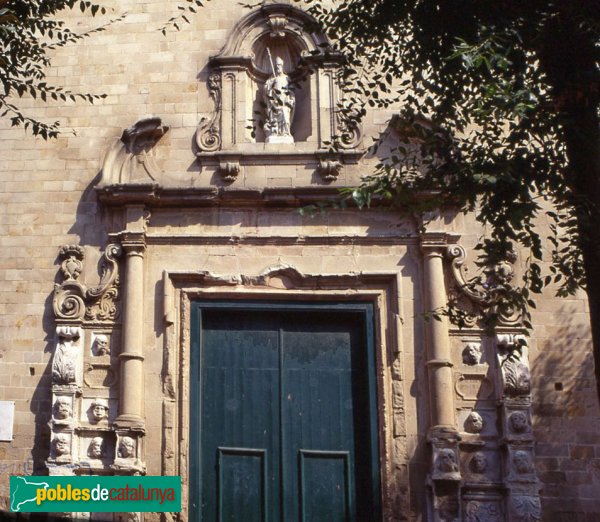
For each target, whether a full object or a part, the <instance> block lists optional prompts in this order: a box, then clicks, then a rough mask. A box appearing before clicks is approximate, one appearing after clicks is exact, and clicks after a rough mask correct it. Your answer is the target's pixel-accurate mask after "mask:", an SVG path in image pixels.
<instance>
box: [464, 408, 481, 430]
mask: <svg viewBox="0 0 600 522" xmlns="http://www.w3.org/2000/svg"><path fill="white" fill-rule="evenodd" d="M483 425H484V422H483V417H482V416H481V415H479V413H477V412H476V411H472V412H471V413H469V416H468V417H467V421H466V422H465V427H466V429H467V431H468V432H469V433H481V432H482V431H483Z"/></svg>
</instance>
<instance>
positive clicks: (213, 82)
mask: <svg viewBox="0 0 600 522" xmlns="http://www.w3.org/2000/svg"><path fill="white" fill-rule="evenodd" d="M207 84H208V95H209V96H210V98H212V100H213V103H214V105H215V106H214V109H213V111H212V112H211V114H210V116H208V117H204V118H202V119H201V120H200V123H199V124H198V129H197V130H196V144H197V145H198V148H199V149H200V150H201V151H203V152H214V151H216V150H219V149H220V148H221V122H220V115H221V75H220V74H219V73H218V72H213V73H212V74H211V75H210V76H209V77H208V81H207Z"/></svg>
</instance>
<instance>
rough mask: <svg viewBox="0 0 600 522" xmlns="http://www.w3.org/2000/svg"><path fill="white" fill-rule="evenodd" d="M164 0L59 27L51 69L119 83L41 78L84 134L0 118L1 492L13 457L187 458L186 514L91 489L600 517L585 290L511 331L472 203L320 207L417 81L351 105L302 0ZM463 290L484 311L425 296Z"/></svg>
mask: <svg viewBox="0 0 600 522" xmlns="http://www.w3.org/2000/svg"><path fill="white" fill-rule="evenodd" d="M125 4H127V5H125ZM166 4H167V3H166V2H164V1H163V0H154V1H151V0H149V1H143V2H129V3H127V2H125V3H123V2H121V3H120V4H118V5H117V4H116V3H115V5H114V8H115V10H116V11H117V12H119V13H120V12H122V11H126V10H129V11H130V13H129V15H128V16H127V17H126V18H125V20H124V21H122V22H118V23H115V24H113V25H110V26H108V28H107V29H106V31H104V32H102V33H98V34H94V35H92V36H91V37H90V38H88V39H86V40H85V41H83V42H82V43H80V44H78V45H77V47H76V48H69V49H66V48H65V49H61V50H59V51H58V52H57V54H56V56H55V57H54V59H53V66H52V68H50V69H49V73H48V76H49V77H50V79H51V80H52V81H53V82H55V83H56V84H57V85H61V86H65V88H69V89H73V90H77V89H82V90H87V91H89V92H105V93H107V94H108V96H107V97H106V98H105V99H104V100H101V101H99V102H98V103H97V104H95V105H89V106H88V105H83V104H79V103H78V104H76V105H74V104H67V105H59V104H52V103H50V104H42V103H38V102H36V101H35V100H24V101H23V103H24V105H25V106H26V110H29V111H31V112H33V113H35V114H36V115H37V116H38V117H40V118H56V117H59V116H60V117H61V119H62V120H63V122H64V124H65V126H66V127H67V128H73V129H74V130H75V134H69V133H68V132H65V133H64V134H63V135H62V136H61V137H59V138H58V139H57V140H54V141H50V142H43V141H41V140H38V139H34V138H32V137H30V136H28V135H26V133H24V132H23V131H22V130H20V129H11V128H9V126H8V125H7V123H6V122H0V124H1V125H2V131H1V134H0V154H1V157H2V162H1V165H0V169H2V176H0V184H1V185H2V191H1V196H0V197H2V202H1V208H2V216H3V220H2V225H1V226H2V236H1V237H0V241H2V245H3V249H2V251H1V252H2V253H1V256H2V260H1V265H0V270H1V271H2V274H3V277H2V279H3V284H2V288H1V297H0V303H1V307H2V308H1V309H2V315H1V317H2V321H3V323H2V324H3V328H2V338H3V344H2V346H1V347H0V357H1V359H0V361H1V362H0V375H1V378H2V381H3V383H4V385H3V386H2V387H0V394H1V396H0V400H2V401H5V402H4V403H3V404H4V409H3V412H8V413H3V415H4V418H3V419H2V422H3V423H6V422H8V420H9V418H10V414H11V413H14V420H13V419H12V418H11V420H12V423H13V424H12V434H11V436H9V437H7V439H6V440H3V441H0V465H2V466H3V474H2V479H1V482H0V499H1V502H2V504H1V508H2V509H5V510H7V509H8V505H9V491H8V476H9V475H11V474H25V475H27V474H41V475H43V474H49V475H78V474H79V475H82V474H83V475H85V474H98V475H135V474H148V475H178V476H181V478H182V496H183V509H182V512H181V513H180V514H176V513H168V514H163V515H158V514H152V513H150V514H149V513H146V514H141V513H137V514H135V513H134V514H114V515H112V514H111V515H105V514H91V515H89V514H87V515H86V514H83V513H81V514H77V515H74V516H75V517H76V518H83V519H86V518H87V519H89V518H91V519H92V520H94V519H97V520H161V519H165V520H203V521H205V520H217V519H219V520H221V519H227V520H234V519H235V520H267V519H268V520H280V519H281V520H285V521H286V522H287V521H292V520H300V519H302V520H307V521H310V520H322V519H324V517H326V518H334V519H335V517H338V518H339V519H340V520H356V521H359V522H362V521H367V520H369V521H370V520H374V521H375V520H381V521H383V520H385V521H401V520H415V521H416V520H431V521H440V522H441V521H454V520H464V521H468V522H475V521H490V522H492V521H494V522H495V521H505V520H506V521H523V522H530V521H538V520H553V521H554V520H567V519H569V520H574V521H575V520H577V521H584V520H585V521H587V520H600V501H599V500H598V498H597V497H598V491H600V411H599V409H598V403H597V399H596V397H595V393H594V386H595V383H594V380H593V376H592V361H591V351H590V335H589V330H588V326H587V324H588V320H589V318H588V315H587V305H586V300H585V295H584V294H583V293H580V294H578V295H576V296H573V297H570V298H568V299H562V300H560V299H557V298H555V297H553V295H552V292H551V291H550V290H549V291H548V293H547V294H546V295H544V296H543V298H540V300H539V301H538V307H537V308H536V309H535V310H533V311H532V319H533V321H532V322H533V326H534V328H533V330H532V331H531V332H529V333H527V332H525V331H524V330H523V329H522V327H521V325H520V322H519V319H518V317H512V316H508V315H506V316H503V317H502V318H501V324H500V326H499V327H498V329H497V331H496V333H495V334H494V335H493V336H490V335H488V334H486V332H485V331H484V330H483V329H482V328H481V324H480V322H479V321H478V313H479V311H480V308H481V303H482V302H483V301H484V300H485V298H486V295H485V289H480V290H473V289H472V288H470V287H468V286H466V282H467V281H468V280H469V277H470V276H469V268H470V269H471V270H473V269H474V265H473V258H474V255H475V254H474V252H473V250H472V249H473V247H474V245H475V244H476V243H477V240H478V238H479V236H480V234H481V231H480V229H478V227H477V226H476V224H475V223H474V221H473V220H472V219H471V217H470V216H464V215H462V214H458V213H456V212H452V211H451V210H443V211H442V210H440V211H439V212H437V213H432V214H429V215H427V216H407V215H402V213H400V212H397V211H391V210H390V209H386V208H382V207H375V208H372V209H369V210H362V211H359V210H357V209H353V208H341V209H330V210H328V211H326V212H323V213H321V212H316V213H310V212H301V209H305V208H306V207H307V206H310V205H317V206H318V204H319V203H320V202H322V201H324V200H332V199H333V200H335V199H336V198H338V194H339V192H338V190H339V188H340V187H345V186H352V185H353V184H356V183H357V182H358V181H359V180H360V177H361V176H362V175H364V174H368V173H369V172H371V171H372V170H373V168H374V165H375V164H376V163H377V162H378V161H380V160H381V157H379V158H378V157H377V154H370V153H368V151H367V147H368V145H369V144H370V143H371V142H372V140H371V138H372V137H373V136H377V135H379V133H381V132H383V131H386V129H388V130H389V133H388V137H387V141H386V143H385V144H384V145H383V146H382V148H381V149H380V151H382V152H380V153H379V154H380V155H382V154H384V152H383V151H384V150H386V147H387V150H389V148H390V147H393V146H394V143H397V140H398V139H399V137H398V136H396V135H395V134H394V132H395V131H394V130H393V129H391V130H390V128H389V127H388V125H389V122H390V120H391V119H392V118H393V116H394V114H395V111H396V110H397V109H394V108H390V109H387V110H374V111H372V112H371V113H369V114H368V116H367V118H366V120H365V121H364V122H363V124H362V126H361V127H360V128H358V127H357V128H348V127H345V126H344V125H343V122H342V121H341V120H340V119H339V118H338V115H337V114H336V111H335V107H336V104H337V103H338V101H339V100H340V96H341V93H340V91H339V88H338V85H337V83H336V71H337V70H338V68H339V65H340V64H339V59H338V57H336V56H335V55H330V56H327V57H321V56H319V55H318V54H316V53H313V52H312V51H316V50H318V49H319V48H320V47H321V44H323V43H324V42H326V39H325V36H324V35H323V34H321V33H320V32H319V31H316V30H312V29H311V30H309V29H307V27H308V23H309V22H310V21H311V20H310V18H309V17H308V15H306V14H305V13H304V12H303V11H302V10H301V9H299V7H298V6H297V5H296V4H289V3H286V2H282V3H277V2H265V3H263V4H262V5H261V6H258V7H255V8H254V9H242V8H240V7H239V6H238V5H237V4H236V3H235V2H233V1H223V2H221V1H219V2H214V3H211V4H208V5H207V6H206V7H204V8H203V9H202V10H201V12H200V14H198V15H197V16H195V17H194V18H192V19H191V23H190V24H189V25H184V26H183V27H182V28H181V30H180V31H177V32H169V33H167V35H166V36H164V37H163V36H162V35H161V33H160V31H159V30H158V29H159V28H160V26H161V23H164V21H165V19H166V18H168V17H167V16H166V15H165V11H166V9H167V8H166ZM69 16H71V17H72V22H73V26H74V27H81V28H85V27H86V24H90V23H94V21H90V20H88V19H87V18H79V17H78V15H77V14H75V13H72V14H70V15H69ZM299 63H300V64H302V65H296V64H299ZM309 70H310V74H308V73H307V71H309ZM258 120H261V123H260V124H258ZM333 139H337V140H338V142H339V144H340V146H339V148H337V149H335V150H330V148H329V144H330V143H331V141H332V140H333ZM394 140H396V141H394ZM540 226H542V227H543V226H544V224H543V223H541V224H540ZM525 263H526V259H523V256H522V255H520V254H519V253H517V255H516V257H515V259H511V260H507V261H506V263H505V264H503V265H501V266H498V267H492V268H493V270H492V272H491V274H492V275H491V278H492V283H493V280H494V278H496V279H497V280H498V281H501V282H504V281H507V280H510V279H511V278H518V277H519V276H520V273H521V270H522V267H523V265H524V264H525ZM450 296H451V297H453V298H454V299H456V300H457V301H458V302H459V303H460V304H461V306H463V307H464V309H465V310H467V311H468V312H469V316H468V321H467V325H466V327H463V328H462V329H458V328H456V327H455V326H454V325H452V324H450V323H448V321H447V320H446V319H445V318H443V317H442V318H441V320H434V319H431V320H426V316H425V313H426V312H427V311H430V310H435V309H438V308H440V307H443V306H444V305H445V304H446V302H447V300H448V298H449V297H450ZM517 347H519V349H518V350H516V351H515V348H517ZM510 354H517V356H516V357H509V355H510ZM13 403H14V408H13V407H12V406H11V405H12V404H13ZM11 408H13V409H11ZM240 499H242V500H240ZM216 506H218V507H216ZM240 517H243V518H240Z"/></svg>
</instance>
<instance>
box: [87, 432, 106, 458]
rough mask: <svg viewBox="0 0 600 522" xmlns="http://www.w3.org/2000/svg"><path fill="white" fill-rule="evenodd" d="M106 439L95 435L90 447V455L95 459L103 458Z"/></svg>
mask: <svg viewBox="0 0 600 522" xmlns="http://www.w3.org/2000/svg"><path fill="white" fill-rule="evenodd" d="M103 445H104V441H103V440H102V437H94V438H93V439H92V441H91V442H90V445H89V447H88V456H90V457H92V458H93V459H99V458H102V453H103Z"/></svg>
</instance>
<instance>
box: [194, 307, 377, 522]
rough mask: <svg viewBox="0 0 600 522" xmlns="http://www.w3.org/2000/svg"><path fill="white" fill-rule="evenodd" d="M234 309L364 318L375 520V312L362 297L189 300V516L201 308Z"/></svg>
mask: <svg viewBox="0 0 600 522" xmlns="http://www.w3.org/2000/svg"><path fill="white" fill-rule="evenodd" d="M219 309H220V310H225V309H227V310H235V311H243V310H248V311H261V312H268V311H269V310H273V311H283V312H299V311H309V312H320V311H321V312H328V313H336V314H360V316H361V317H362V320H363V321H364V332H365V333H364V335H365V339H364V345H365V348H366V350H367V354H366V363H367V364H366V370H367V374H368V375H367V383H368V394H369V416H370V421H369V439H370V455H369V460H370V469H371V477H370V478H371V488H372V491H371V498H372V499H373V502H374V506H373V513H374V515H375V517H374V519H375V520H381V495H382V489H381V472H382V469H381V468H382V463H381V462H380V459H379V455H380V444H381V441H380V440H379V439H380V434H379V425H380V422H381V421H380V418H379V415H380V412H379V409H378V403H379V401H378V389H377V388H378V386H377V372H376V368H377V360H376V353H375V332H376V329H375V316H374V309H373V304H372V303H370V302H365V301H341V300H340V301H314V302H307V301H277V300H264V301H263V300H252V301H249V300H239V299H238V300H233V299H225V300H206V299H197V300H193V301H191V314H190V315H191V317H190V318H191V324H190V367H189V368H190V374H189V375H190V380H189V390H190V397H189V407H190V409H189V446H188V447H189V486H188V491H189V492H190V494H189V500H188V502H189V504H188V509H189V520H190V521H194V522H196V521H197V522H200V507H199V504H194V503H193V502H192V500H193V495H192V494H191V492H193V491H197V492H201V491H202V463H201V459H202V455H201V433H202V415H201V404H202V396H201V389H202V385H201V376H200V370H201V367H200V363H201V346H202V327H201V324H202V312H203V311H204V310H219Z"/></svg>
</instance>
